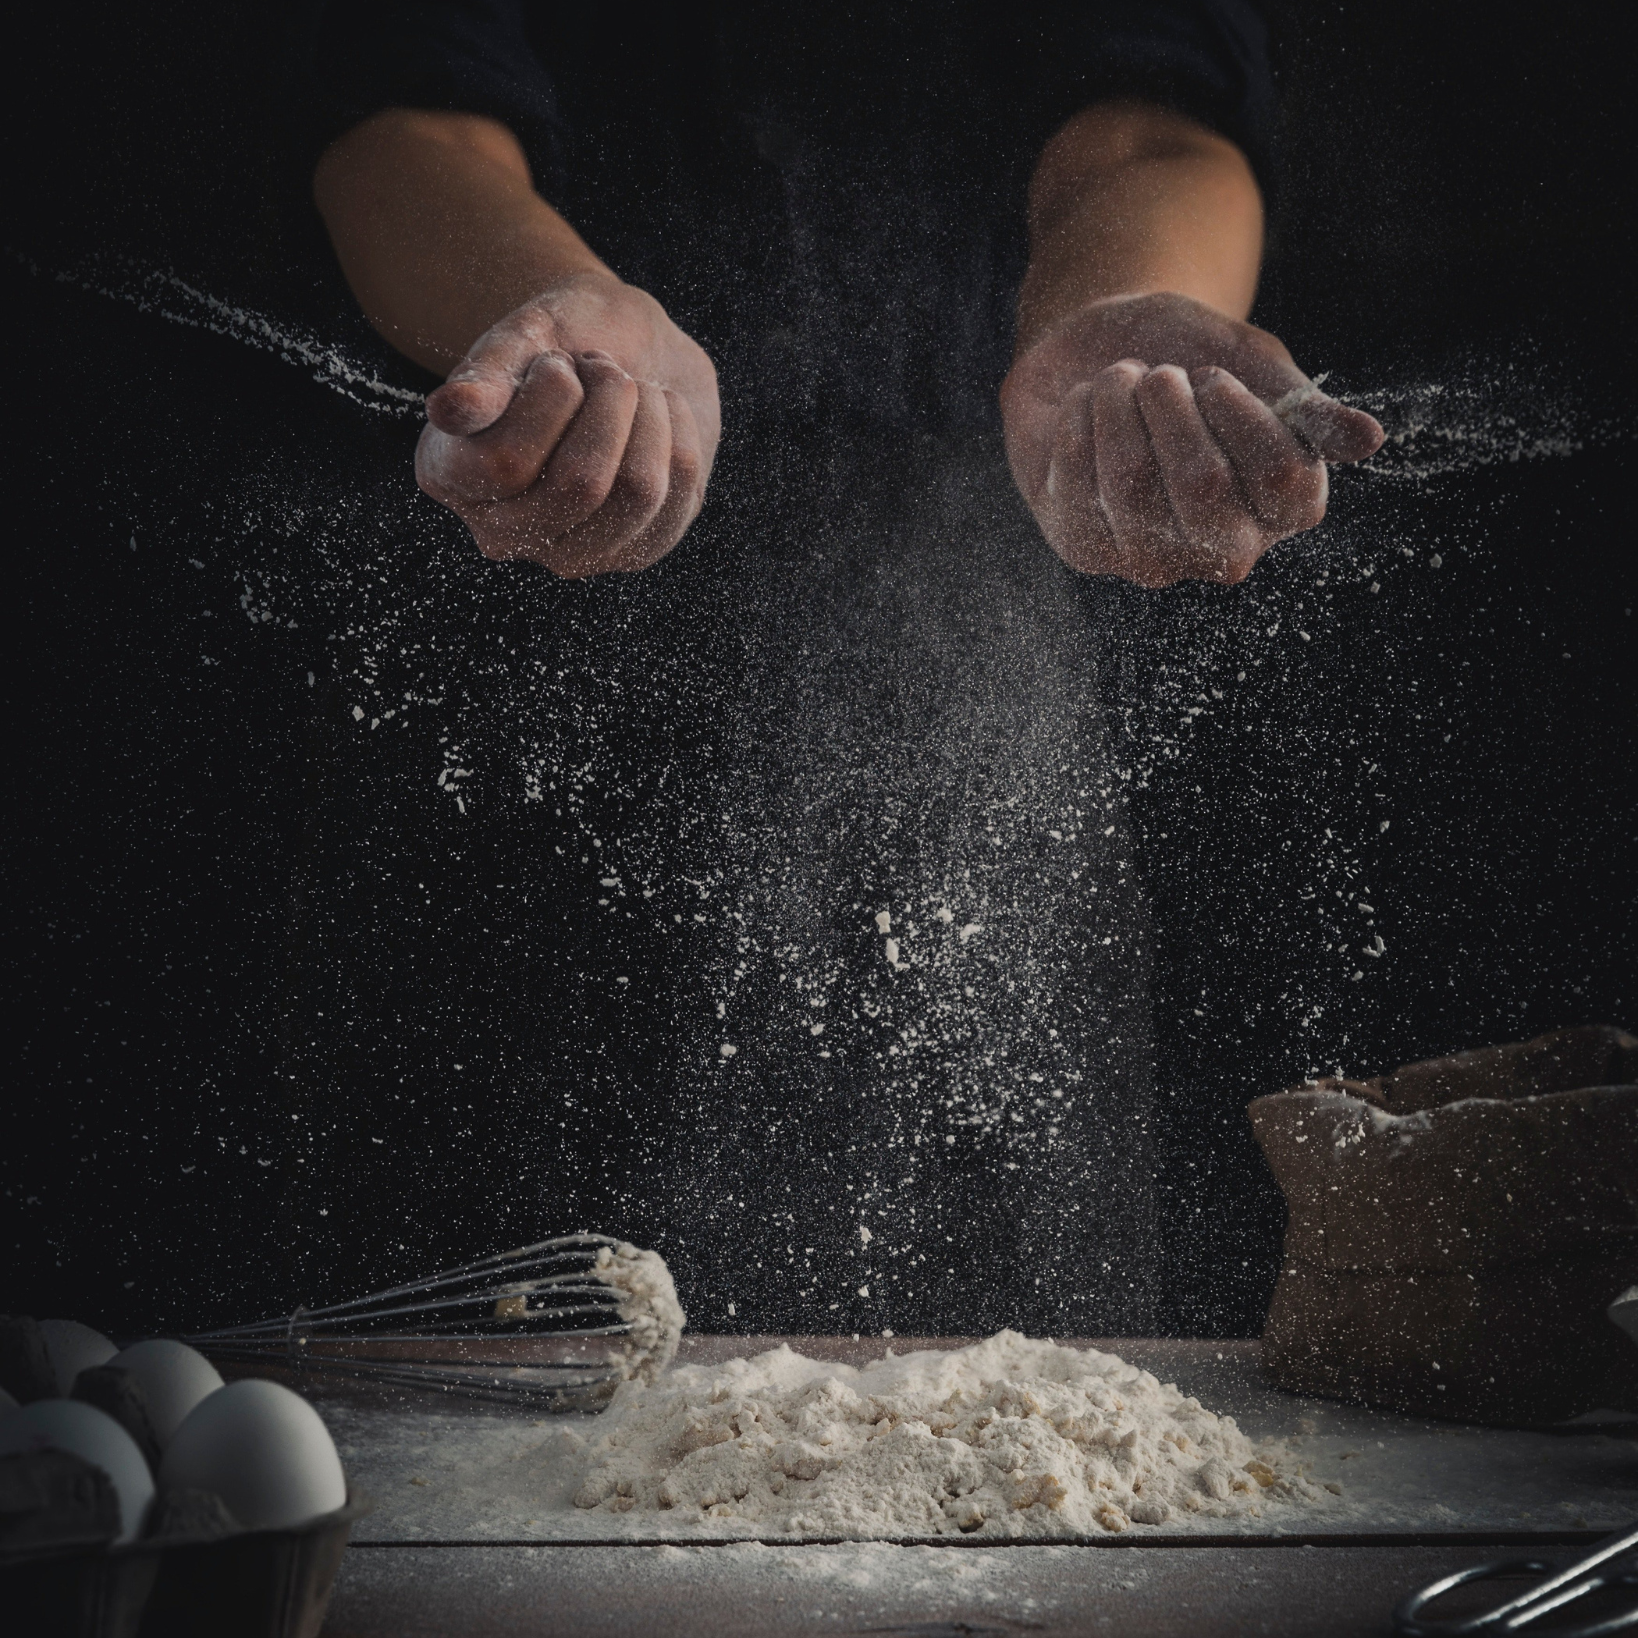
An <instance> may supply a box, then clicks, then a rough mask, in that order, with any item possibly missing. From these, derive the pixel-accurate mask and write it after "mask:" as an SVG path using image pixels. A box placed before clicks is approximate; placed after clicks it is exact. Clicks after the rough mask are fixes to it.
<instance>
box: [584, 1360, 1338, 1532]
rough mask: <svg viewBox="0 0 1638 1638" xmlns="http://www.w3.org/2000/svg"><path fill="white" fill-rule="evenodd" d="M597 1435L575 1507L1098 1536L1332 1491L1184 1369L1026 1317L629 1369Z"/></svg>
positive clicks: (758, 1522) (818, 1524) (772, 1528)
mask: <svg viewBox="0 0 1638 1638" xmlns="http://www.w3.org/2000/svg"><path fill="white" fill-rule="evenodd" d="M587 1454H588V1467H587V1470H586V1473H585V1476H584V1479H583V1481H582V1483H581V1486H580V1490H579V1493H578V1494H577V1495H576V1497H575V1505H576V1506H577V1507H582V1508H588V1509H597V1508H601V1509H602V1510H604V1511H605V1512H616V1513H625V1512H631V1511H634V1510H642V1511H644V1512H650V1511H670V1512H671V1514H672V1516H673V1517H674V1518H675V1519H677V1520H678V1521H679V1522H682V1521H684V1520H687V1519H690V1518H692V1519H696V1520H698V1519H723V1520H738V1521H743V1523H744V1524H750V1525H754V1526H755V1527H756V1528H757V1529H758V1530H760V1531H764V1532H767V1533H770V1534H772V1533H780V1534H790V1535H800V1536H827V1537H855V1538H857V1537H872V1536H887V1537H903V1536H940V1535H955V1534H967V1535H988V1536H1035V1537H1039V1536H1088V1535H1097V1534H1100V1533H1104V1532H1113V1531H1121V1530H1126V1529H1128V1528H1130V1527H1131V1526H1133V1525H1159V1524H1164V1523H1165V1522H1166V1521H1167V1520H1168V1519H1172V1518H1175V1517H1179V1516H1183V1515H1196V1514H1198V1515H1204V1516H1206V1517H1210V1518H1246V1517H1253V1516H1257V1515H1259V1514H1261V1512H1262V1511H1263V1509H1264V1508H1265V1507H1268V1506H1270V1505H1275V1506H1288V1505H1314V1504H1319V1503H1323V1502H1325V1501H1328V1500H1329V1497H1328V1496H1327V1495H1326V1493H1325V1492H1324V1491H1322V1490H1321V1489H1319V1487H1317V1486H1316V1485H1313V1484H1311V1483H1310V1482H1309V1481H1308V1480H1306V1479H1304V1478H1302V1477H1301V1476H1300V1475H1299V1474H1298V1473H1296V1472H1294V1471H1290V1470H1289V1469H1288V1468H1287V1470H1282V1465H1281V1464H1282V1463H1286V1464H1289V1461H1290V1458H1289V1457H1288V1456H1287V1455H1286V1454H1285V1453H1284V1452H1283V1451H1280V1450H1276V1449H1274V1448H1273V1447H1262V1448H1255V1447H1253V1445H1252V1444H1251V1441H1250V1440H1249V1439H1247V1438H1246V1436H1245V1435H1244V1434H1243V1433H1241V1432H1240V1430H1239V1429H1238V1428H1237V1427H1236V1426H1235V1424H1234V1421H1233V1419H1232V1418H1230V1417H1227V1416H1217V1415H1214V1414H1213V1413H1212V1412H1211V1411H1209V1410H1205V1409H1203V1408H1202V1407H1201V1405H1200V1402H1199V1401H1198V1400H1196V1399H1192V1398H1189V1397H1188V1396H1187V1395H1185V1394H1183V1393H1180V1392H1179V1391H1178V1389H1177V1388H1176V1387H1174V1386H1173V1385H1171V1384H1169V1383H1167V1384H1164V1385H1163V1384H1162V1383H1160V1382H1158V1381H1157V1380H1156V1379H1155V1378H1154V1377H1153V1376H1151V1375H1150V1374H1149V1373H1148V1372H1147V1371H1142V1370H1138V1369H1137V1368H1136V1367H1134V1366H1131V1365H1128V1364H1127V1363H1126V1362H1125V1361H1124V1360H1122V1359H1120V1358H1118V1357H1116V1356H1115V1355H1114V1354H1104V1353H1099V1352H1097V1351H1096V1350H1094V1349H1086V1350H1082V1349H1078V1348H1064V1347H1060V1346H1059V1345H1058V1344H1056V1343H1053V1342H1050V1341H1046V1342H1043V1341H1034V1340H1032V1339H1031V1338H1029V1337H1024V1336H1020V1335H1019V1334H1018V1333H1017V1332H1016V1331H1001V1332H998V1333H997V1334H996V1335H995V1336H993V1337H990V1338H988V1339H987V1340H985V1341H983V1342H977V1343H974V1344H972V1345H971V1346H970V1347H966V1348H957V1349H952V1350H949V1351H941V1350H927V1351H925V1352H919V1353H910V1354H904V1355H894V1354H893V1353H892V1352H889V1353H888V1354H887V1355H886V1356H885V1357H884V1358H882V1359H879V1360H875V1361H873V1362H872V1363H871V1364H869V1365H866V1366H864V1367H863V1368H855V1367H853V1366H850V1365H835V1364H829V1363H827V1362H825V1361H822V1360H815V1359H809V1358H807V1357H806V1356H804V1355H802V1354H798V1353H794V1352H792V1350H791V1349H790V1348H788V1347H780V1348H776V1349H774V1350H772V1351H771V1352H769V1353H765V1354H759V1355H757V1357H756V1358H755V1359H749V1360H747V1359H735V1360H730V1361H729V1362H728V1363H727V1364H725V1365H714V1366H706V1365H688V1366H683V1367H681V1368H679V1369H677V1370H675V1371H673V1372H672V1373H671V1374H670V1375H669V1376H667V1377H666V1378H664V1380H662V1381H659V1382H656V1383H652V1384H642V1383H637V1382H626V1383H622V1384H621V1385H620V1387H619V1388H618V1389H617V1390H616V1392H615V1395H614V1399H613V1402H612V1404H611V1406H610V1408H609V1410H608V1412H607V1414H606V1417H605V1420H604V1422H603V1424H602V1426H601V1428H600V1431H599V1433H598V1435H597V1437H596V1438H595V1439H594V1440H593V1441H592V1443H591V1445H590V1448H589V1450H588V1453H587ZM728 1528H734V1526H729V1527H728Z"/></svg>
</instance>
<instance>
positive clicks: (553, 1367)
mask: <svg viewBox="0 0 1638 1638" xmlns="http://www.w3.org/2000/svg"><path fill="white" fill-rule="evenodd" d="M636 1267H641V1268H642V1269H643V1270H644V1273H645V1274H646V1276H647V1281H646V1283H647V1284H648V1285H650V1286H652V1285H653V1284H654V1282H655V1281H656V1279H657V1280H658V1282H659V1294H658V1297H659V1300H658V1301H655V1300H652V1293H650V1292H646V1291H643V1290H637V1291H634V1290H633V1289H632V1286H631V1284H630V1282H629V1281H626V1282H622V1283H616V1282H617V1281H619V1280H620V1275H621V1273H622V1271H623V1270H627V1269H631V1268H636ZM668 1297H669V1306H667V1301H666V1299H667V1298H668ZM681 1328H682V1310H681V1309H680V1308H678V1307H677V1306H676V1296H675V1291H674V1288H673V1287H672V1286H671V1279H670V1275H669V1274H668V1273H667V1272H666V1270H665V1264H664V1263H663V1262H661V1261H660V1259H659V1257H658V1256H657V1255H655V1254H654V1253H653V1252H646V1251H639V1250H638V1249H637V1248H636V1247H634V1246H630V1245H626V1244H624V1243H623V1242H621V1241H619V1240H614V1239H610V1238H609V1236H607V1235H605V1234H569V1235H564V1236H562V1237H561V1238H559V1239H555V1240H542V1241H540V1242H539V1243H538V1244H536V1245H531V1246H521V1247H519V1248H518V1249H517V1250H516V1251H502V1252H497V1253H496V1254H495V1255H493V1256H490V1257H482V1258H480V1259H479V1260H478V1261H477V1262H475V1263H466V1264H464V1265H462V1266H461V1267H459V1268H446V1269H443V1270H442V1271H440V1272H439V1273H437V1274H432V1275H428V1276H427V1277H426V1278H425V1279H420V1280H414V1281H411V1282H410V1283H409V1284H407V1285H397V1286H393V1287H392V1288H391V1289H390V1290H387V1291H377V1292H375V1293H374V1294H373V1295H371V1296H368V1297H361V1298H359V1299H358V1300H357V1301H355V1302H344V1303H336V1304H333V1305H332V1306H330V1307H327V1308H297V1309H296V1311H295V1312H294V1313H293V1314H287V1315H282V1316H280V1317H279V1318H277V1319H268V1320H261V1321H258V1322H257V1323H256V1324H253V1325H231V1326H226V1327H224V1328H223V1329H221V1330H217V1331H204V1332H200V1333H198V1334H197V1335H194V1336H190V1337H188V1338H187V1339H186V1340H187V1341H188V1342H189V1343H191V1344H192V1345H193V1346H194V1347H195V1348H198V1349H199V1350H200V1352H202V1353H204V1354H207V1355H209V1356H211V1357H212V1358H215V1359H219V1360H231V1361H240V1362H247V1363H253V1364H261V1365H264V1366H283V1367H285V1368H287V1369H290V1370H293V1371H295V1372H296V1373H297V1374H298V1375H306V1374H308V1373H310V1372H312V1373H318V1372H324V1373H331V1372H333V1373H338V1374H341V1375H346V1376H352V1377H362V1378H366V1379H368V1380H370V1381H374V1382H384V1383H390V1384H393V1385H396V1386H399V1387H406V1388H423V1389H425V1388H433V1389H441V1390H444V1391H446V1392H454V1393H461V1394H470V1395H476V1396H478V1397H481V1398H488V1399H502V1400H510V1401H518V1402H522V1403H525V1404H535V1405H542V1406H545V1407H547V1408H550V1409H559V1410H564V1409H580V1408H585V1407H587V1406H589V1405H594V1404H597V1403H599V1402H601V1401H605V1400H607V1398H608V1397H609V1396H610V1395H611V1394H612V1393H613V1392H614V1389H615V1386H616V1385H617V1384H618V1383H619V1382H621V1381H622V1380H624V1379H625V1378H627V1377H630V1376H633V1375H635V1374H637V1373H638V1372H639V1371H644V1372H645V1373H646V1372H650V1371H652V1370H653V1369H656V1368H658V1367H659V1366H663V1365H664V1364H665V1363H666V1362H667V1361H668V1360H669V1359H670V1357H671V1355H672V1354H673V1353H675V1351H676V1338H677V1333H678V1332H680V1330H681Z"/></svg>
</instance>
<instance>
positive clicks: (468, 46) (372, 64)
mask: <svg viewBox="0 0 1638 1638" xmlns="http://www.w3.org/2000/svg"><path fill="white" fill-rule="evenodd" d="M281 59H282V61H281V68H280V71H279V77H280V79H281V80H282V82H283V83H282V84H281V85H280V86H279V87H278V88H277V89H278V93H279V100H280V103H281V105H282V107H283V109H284V110H285V116H286V121H287V144H286V146H287V158H288V160H289V162H290V163H291V164H292V165H293V167H294V168H295V169H296V170H297V171H298V172H299V173H300V174H301V175H302V176H304V177H305V178H311V176H312V174H313V167H314V165H316V164H317V163H318V158H319V155H320V154H322V153H323V152H324V150H325V148H327V147H328V146H329V145H330V143H332V142H334V141H335V139H336V138H337V137H338V136H340V135H341V134H342V133H343V132H344V131H346V130H349V129H350V128H351V127H352V126H354V125H356V124H358V122H359V121H360V120H363V119H366V118H368V117H369V116H370V115H371V114H374V113H378V112H379V111H380V110H381V109H383V108H429V109H440V110H446V111H449V112H458V113H465V114H485V115H488V116H489V117H490V118H491V119H496V120H499V121H500V122H501V124H503V125H505V126H507V127H508V128H509V129H510V130H511V131H512V133H513V134H514V135H515V136H516V137H517V138H518V140H519V141H520V142H521V143H522V144H523V147H524V151H525V152H526V153H527V154H528V156H529V160H530V164H531V166H532V167H533V169H534V171H535V175H536V180H537V183H539V184H540V185H542V186H544V187H549V186H550V185H551V184H552V182H553V181H554V180H555V178H556V177H557V176H558V175H559V174H560V172H561V169H562V160H563V135H564V130H563V122H562V118H561V116H560V113H559V109H558V103H557V97H556V94H555V92H554V91H553V88H552V82H551V78H550V76H549V75H548V74H547V72H546V68H545V65H544V64H543V63H542V62H541V60H540V58H539V57H538V56H537V55H536V52H535V49H534V47H533V45H532V44H531V43H530V40H529V36H528V33H527V31H526V29H525V26H524V18H523V12H522V7H521V5H520V4H518V3H517V0H316V3H314V4H311V5H309V6H308V7H307V8H306V9H305V11H304V13H303V14H302V16H301V20H300V21H299V22H296V23H294V24H293V25H291V26H290V28H289V32H288V34H287V36H286V44H285V49H284V51H283V52H282V53H281Z"/></svg>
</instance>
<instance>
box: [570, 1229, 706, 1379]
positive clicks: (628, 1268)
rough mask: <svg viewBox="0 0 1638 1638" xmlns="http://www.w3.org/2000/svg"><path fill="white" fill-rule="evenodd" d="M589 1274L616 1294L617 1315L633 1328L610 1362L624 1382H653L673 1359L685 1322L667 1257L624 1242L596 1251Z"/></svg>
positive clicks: (622, 1339) (624, 1337)
mask: <svg viewBox="0 0 1638 1638" xmlns="http://www.w3.org/2000/svg"><path fill="white" fill-rule="evenodd" d="M592 1275H593V1277H594V1278H596V1279H599V1280H601V1281H602V1282H603V1283H604V1284H605V1285H611V1286H613V1287H614V1289H615V1290H616V1291H618V1292H619V1293H620V1306H619V1310H618V1312H619V1315H620V1318H621V1319H623V1320H625V1321H626V1323H627V1324H629V1325H630V1326H631V1330H630V1331H628V1332H627V1333H626V1335H625V1336H623V1337H622V1338H621V1339H620V1344H619V1346H618V1348H616V1349H612V1350H611V1351H610V1354H609V1360H610V1363H611V1364H615V1365H619V1366H621V1367H622V1369H623V1371H624V1374H625V1375H626V1377H627V1378H628V1379H634V1380H638V1381H642V1382H652V1381H653V1380H654V1379H655V1378H656V1377H657V1376H658V1375H659V1374H660V1372H661V1371H663V1370H664V1369H665V1368H666V1366H667V1365H669V1364H670V1363H671V1361H672V1360H673V1359H674V1358H675V1357H676V1354H677V1343H678V1340H679V1339H680V1338H681V1336H682V1332H683V1326H684V1325H685V1324H687V1316H686V1315H685V1314H684V1313H683V1310H682V1304H681V1303H680V1302H678V1301H677V1287H676V1286H675V1285H674V1284H673V1283H672V1280H671V1270H670V1269H669V1268H667V1267H666V1266H665V1259H664V1258H663V1257H661V1256H660V1254H659V1252H657V1251H645V1250H642V1249H641V1248H639V1247H637V1246H634V1245H627V1244H625V1243H624V1242H622V1243H621V1244H620V1245H617V1246H604V1247H602V1248H601V1250H599V1251H598V1253H597V1261H596V1262H595V1263H593V1264H592Z"/></svg>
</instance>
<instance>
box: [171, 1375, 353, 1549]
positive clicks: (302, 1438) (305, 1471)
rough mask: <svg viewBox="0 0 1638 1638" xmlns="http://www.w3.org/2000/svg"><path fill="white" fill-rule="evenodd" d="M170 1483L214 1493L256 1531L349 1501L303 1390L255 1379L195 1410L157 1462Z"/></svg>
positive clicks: (302, 1520) (331, 1447)
mask: <svg viewBox="0 0 1638 1638" xmlns="http://www.w3.org/2000/svg"><path fill="white" fill-rule="evenodd" d="M159 1482H160V1483H161V1484H162V1485H164V1486H166V1487H167V1488H170V1487H171V1486H176V1487H178V1488H186V1489H193V1490H214V1491H215V1492H216V1494H217V1495H218V1496H220V1497H221V1498H222V1500H223V1501H225V1502H226V1503H227V1505H228V1510H229V1511H230V1512H231V1513H232V1514H233V1516H234V1517H235V1518H236V1519H238V1521H239V1522H240V1523H241V1524H243V1525H245V1526H246V1527H247V1528H249V1529H251V1530H287V1529H289V1528H291V1527H292V1526H294V1525H298V1524H306V1523H307V1522H308V1520H310V1519H315V1518H317V1517H318V1516H319V1515H320V1514H321V1513H333V1512H334V1511H335V1510H336V1509H337V1508H338V1507H340V1506H341V1505H342V1504H343V1503H344V1502H345V1501H346V1500H347V1480H346V1477H345V1475H344V1474H343V1473H342V1471H341V1458H340V1457H339V1456H338V1455H336V1447H335V1444H334V1442H333V1441H332V1440H331V1438H330V1430H329V1429H328V1428H326V1427H325V1425H324V1423H323V1421H322V1419H321V1418H320V1416H319V1413H318V1412H317V1411H316V1410H314V1409H313V1407H312V1406H311V1405H309V1404H308V1403H307V1401H306V1400H305V1399H303V1398H302V1397H301V1395H300V1394H297V1393H292V1392H291V1391H290V1390H289V1389H288V1388H284V1387H280V1386H279V1384H278V1383H277V1382H266V1381H263V1380H261V1379H260V1378H256V1377H250V1378H246V1379H245V1380H244V1381H241V1382H230V1383H229V1384H228V1385H227V1387H225V1388H222V1389H220V1390H219V1391H218V1392H216V1393H213V1394H212V1395H211V1396H210V1397H209V1398H208V1399H202V1400H200V1402H199V1404H198V1405H197V1406H195V1408H194V1409H193V1410H192V1411H191V1412H190V1413H189V1415H188V1418H187V1420H186V1421H185V1422H183V1424H182V1426H181V1427H179V1428H178V1429H177V1430H176V1433H175V1434H174V1435H173V1436H172V1439H171V1442H170V1446H169V1448H168V1449H167V1450H166V1452H165V1454H164V1456H163V1458H162V1459H161V1460H160V1464H159Z"/></svg>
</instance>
